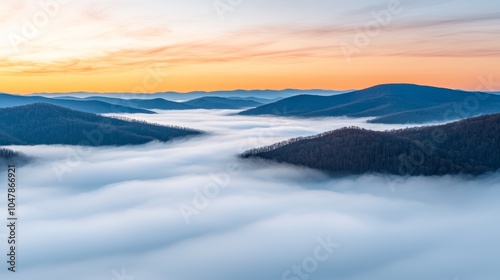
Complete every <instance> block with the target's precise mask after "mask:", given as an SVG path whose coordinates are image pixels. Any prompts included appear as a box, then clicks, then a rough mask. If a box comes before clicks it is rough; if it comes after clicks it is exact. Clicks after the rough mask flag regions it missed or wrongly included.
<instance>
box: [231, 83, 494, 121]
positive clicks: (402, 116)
mask: <svg viewBox="0 0 500 280" xmlns="http://www.w3.org/2000/svg"><path fill="white" fill-rule="evenodd" d="M498 112H500V96H498V95H494V94H488V93H481V92H466V91H459V90H451V89H445V88H436V87H429V86H419V85H412V84H388V85H378V86H374V87H371V88H367V89H364V90H359V91H353V92H350V93H344V94H338V95H333V96H315V95H299V96H294V97H290V98H286V99H283V100H280V101H277V102H274V103H270V104H266V105H262V106H260V107H257V108H253V109H249V110H246V111H243V112H241V113H240V114H241V115H276V116H296V117H333V116H347V117H353V118H359V117H374V119H373V120H371V121H370V122H374V123H387V124H405V123H426V122H440V121H450V120H458V119H463V118H467V117H473V116H478V115H482V114H492V113H498Z"/></svg>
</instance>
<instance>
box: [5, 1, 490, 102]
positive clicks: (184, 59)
mask: <svg viewBox="0 0 500 280" xmlns="http://www.w3.org/2000/svg"><path fill="white" fill-rule="evenodd" d="M40 2H42V3H43V2H46V3H51V2H52V5H48V6H44V5H41V4H40V3H39V1H33V0H29V1H28V0H2V4H1V9H0V92H8V93H32V92H69V91H93V92H160V91H181V92H186V91H194V90H207V91H212V90H231V89H283V88H299V89H312V88H315V89H316V88H323V89H339V90H343V89H357V88H363V87H368V86H371V85H375V84H380V83H393V82H409V83H418V84H428V85H436V86H444V87H449V88H463V89H476V88H477V85H478V83H479V82H478V77H480V76H488V75H490V76H491V75H494V76H496V75H497V74H499V72H500V1H498V0H488V1H486V0H479V1H470V0H455V1H446V0H441V1H440V0H435V1H417V0H413V1H411V0H401V1H397V0H396V1H393V0H386V1H376V0H357V1H344V0H342V1H341V0H242V1H238V0H220V1H213V0H190V1H186V0H184V1H181V0H141V1H139V0H110V1H105V0H100V1H96V0H65V1H62V0H61V1H59V4H57V5H54V4H53V3H55V2H57V0H41V1H40Z"/></svg>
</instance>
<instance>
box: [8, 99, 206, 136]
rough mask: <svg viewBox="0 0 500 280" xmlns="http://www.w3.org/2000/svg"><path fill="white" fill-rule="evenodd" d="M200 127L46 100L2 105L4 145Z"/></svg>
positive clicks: (171, 132)
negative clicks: (104, 113) (103, 113)
mask: <svg viewBox="0 0 500 280" xmlns="http://www.w3.org/2000/svg"><path fill="white" fill-rule="evenodd" d="M201 133H202V132H200V131H198V130H193V129H188V128H181V127H173V126H164V125H156V124H149V123H145V122H139V121H132V120H125V119H117V118H108V117H103V116H100V115H96V114H92V113H86V112H80V111H75V110H72V109H68V108H64V107H59V106H55V105H52V104H46V103H36V104H31V105H25V106H18V107H11V108H5V109H0V145H4V146H6V145H42V144H46V145H52V144H65V145H82V146H109V145H113V146H122V145H139V144H144V143H148V142H151V141H161V142H165V141H169V140H172V139H174V138H178V137H185V136H194V135H199V134H201Z"/></svg>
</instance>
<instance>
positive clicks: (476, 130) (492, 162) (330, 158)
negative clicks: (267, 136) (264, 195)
mask: <svg viewBox="0 0 500 280" xmlns="http://www.w3.org/2000/svg"><path fill="white" fill-rule="evenodd" d="M242 157H244V158H262V159H268V160H273V161H277V162H283V163H290V164H295V165H301V166H305V167H310V168H315V169H320V170H323V171H326V172H329V173H331V174H334V175H348V174H364V173H387V174H396V175H445V174H473V175H478V174H482V173H485V172H495V171H497V170H498V169H499V168H500V114H494V115H484V116H480V117H475V118H469V119H465V120H462V121H458V122H454V123H449V124H445V125H440V126H427V127H417V128H409V129H404V130H395V131H385V132H379V131H370V130H365V129H361V128H355V127H351V128H343V129H339V130H335V131H331V132H326V133H323V134H320V135H316V136H312V137H306V138H295V139H291V140H288V141H285V142H281V143H277V144H275V145H271V146H268V147H263V148H259V149H253V150H250V151H247V152H245V153H244V154H243V155H242Z"/></svg>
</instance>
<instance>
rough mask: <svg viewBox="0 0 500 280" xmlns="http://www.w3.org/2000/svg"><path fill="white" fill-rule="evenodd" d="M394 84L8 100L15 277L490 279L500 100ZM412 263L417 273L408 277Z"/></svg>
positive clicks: (1, 114) (4, 122) (0, 112)
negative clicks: (18, 211)
mask: <svg viewBox="0 0 500 280" xmlns="http://www.w3.org/2000/svg"><path fill="white" fill-rule="evenodd" d="M405 87H408V86H403V88H401V85H398V86H394V85H391V86H388V87H386V88H384V87H383V86H382V87H381V86H379V87H375V88H372V89H367V90H364V91H357V92H354V93H342V92H336V93H332V92H330V93H329V94H325V95H313V94H310V95H304V94H305V93H306V92H300V91H297V92H293V93H290V92H286V93H283V95H282V96H281V97H280V96H279V92H274V93H273V94H274V96H272V98H269V99H266V98H264V97H263V95H258V94H256V93H251V92H247V93H243V94H242V93H241V92H238V93H236V92H235V93H233V95H234V96H231V94H230V93H228V92H225V93H224V94H219V95H217V96H214V97H211V98H194V99H192V100H177V101H175V99H174V98H170V100H167V99H164V98H163V97H159V96H152V97H151V98H149V99H148V98H143V97H140V98H139V97H138V98H134V99H124V98H119V97H116V96H107V97H99V98H98V97H92V96H81V95H78V94H75V95H72V96H61V97H50V98H49V97H41V96H40V97H36V98H34V97H33V96H28V97H16V98H14V99H12V98H11V96H9V95H1V96H0V99H4V100H6V102H5V103H3V104H10V105H12V106H7V105H5V106H2V107H5V108H1V109H0V144H1V145H2V148H1V149H0V158H1V159H2V161H5V162H9V164H12V163H15V164H17V165H18V171H17V172H18V174H19V175H18V176H19V177H20V178H21V179H20V180H21V181H20V182H21V183H20V184H21V187H20V188H21V190H22V200H21V203H22V204H21V205H22V211H23V215H24V217H25V218H24V219H23V221H22V222H23V223H22V228H23V235H22V246H20V247H19V255H20V256H22V258H23V259H22V263H23V266H24V269H23V271H22V273H23V277H26V279H28V278H29V279H34V278H36V277H37V275H40V274H42V275H46V274H48V273H49V271H50V272H51V273H54V271H55V273H56V274H58V275H61V276H64V275H70V273H71V271H75V270H76V271H79V275H80V278H79V279H108V278H109V271H110V269H113V268H116V269H117V270H120V269H121V267H126V268H127V270H129V271H133V272H134V275H140V276H141V279H159V277H161V275H169V277H170V278H169V279H200V278H199V277H200V275H203V279H208V280H210V279H214V280H215V279H242V280H244V279H290V280H296V279H306V277H309V276H311V275H312V274H314V279H324V280H327V279H367V278H364V277H365V276H366V275H367V274H368V275H370V277H371V278H373V279H386V278H384V277H387V275H391V276H394V278H401V277H405V278H408V279H445V278H446V277H450V275H458V274H460V275H474V277H479V278H481V277H480V276H481V275H485V278H482V279H491V278H488V277H487V275H492V273H494V270H495V269H496V268H495V265H493V263H494V262H495V260H496V259H495V256H496V255H497V252H498V250H500V245H499V244H498V243H492V242H490V241H491V240H494V239H496V238H497V236H498V235H499V234H500V227H498V226H497V224H498V223H497V220H498V214H499V213H500V205H499V204H498V199H499V198H500V176H499V172H498V169H499V168H500V139H499V137H500V131H499V129H500V114H498V113H499V112H500V106H497V105H498V104H497V103H496V102H498V98H497V97H496V95H495V96H493V95H491V96H489V95H486V94H487V93H469V92H454V91H451V90H446V89H436V88H434V89H431V91H432V92H433V97H432V98H429V96H425V97H422V98H421V99H419V98H418V95H419V94H420V93H421V92H427V91H428V90H429V88H419V87H418V86H413V85H411V86H409V89H410V92H407V91H405ZM397 91H401V94H400V95H399V96H397V98H395V96H396V95H397ZM346 94H347V95H346ZM387 95H390V98H389V97H387ZM486 96H488V102H487V103H485V102H483V100H486V99H478V104H480V105H478V106H474V107H471V106H469V107H464V106H463V104H469V105H470V104H471V103H463V102H464V100H471V98H474V97H475V98H484V97H486ZM193 97H195V96H193ZM23 98H25V99H23ZM32 98H33V100H30V99H32ZM158 99H162V100H163V101H161V100H160V101H158ZM309 99H312V100H317V101H314V102H309V101H304V100H309ZM7 100H9V102H11V103H7ZM58 100H63V102H62V103H60V102H61V101H58ZM148 100H156V101H153V102H148ZM384 100H385V102H386V103H387V104H385V103H384ZM394 100H396V101H394ZM40 101H41V102H40ZM45 101H48V102H45ZM67 101H71V102H69V103H65V102H67ZM388 101H390V102H388ZM417 101H418V102H417ZM86 102H90V103H86ZM95 102H97V103H95ZM436 102H440V103H441V104H446V105H444V106H438V105H436V104H437V103H436ZM83 103H84V104H86V105H84V107H85V108H87V110H85V111H84V112H83V111H79V110H77V109H78V107H79V106H83V105H81V104H83ZM68 104H69V106H64V105H68ZM103 104H105V106H103ZM153 104H157V105H158V106H153ZM457 104H458V105H457ZM94 105H95V107H93V106H94ZM306 105H307V106H306ZM117 106H118V107H117ZM160 106H161V107H162V108H157V107H160ZM457 106H458V107H457ZM92 108H93V109H92ZM108 108H109V109H108ZM397 108H401V109H400V110H398V109H397ZM455 108H461V111H452V112H458V113H456V114H454V115H453V114H449V113H448V114H444V116H443V112H446V111H447V110H455ZM465 109H468V111H464V110H465ZM439 112H440V113H439ZM96 113H98V114H96ZM430 144H432V145H430ZM402 159H403V160H402ZM405 160H406V161H405ZM411 168H413V169H411ZM2 172H5V171H3V170H2ZM485 229H488V230H485ZM291 233H293V234H291ZM75 237H77V238H78V242H75ZM40 240H43V242H40ZM102 240H106V242H102ZM53 250H56V251H57V254H47V252H51V251H53ZM130 254H133V255H134V256H136V257H134V258H127V257H126V256H128V255H130ZM308 256H310V257H308ZM471 256H482V258H481V259H477V258H476V257H471ZM438 259H439V260H453V261H450V262H437V261H436V260H438ZM55 263H57V264H58V266H57V268H55V267H54V266H53V264H55ZM89 265H91V267H92V268H93V269H92V270H89V269H82V268H84V267H88V266H89ZM410 266H412V267H413V266H418V267H422V268H426V269H419V270H418V271H419V272H418V273H413V274H412V275H411V276H408V275H406V272H407V271H408V268H409V267H410ZM193 267H196V269H193ZM313 268H314V269H313ZM4 274H5V272H3V271H2V272H0V275H2V276H4ZM436 275H437V276H436ZM479 278H477V279H479ZM2 279H3V278H2ZM464 279H465V278H464Z"/></svg>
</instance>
